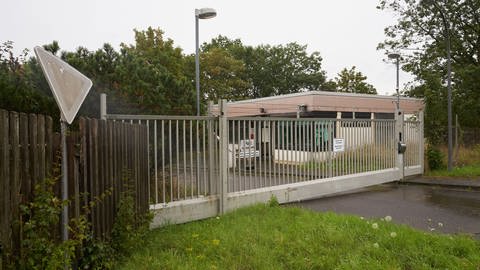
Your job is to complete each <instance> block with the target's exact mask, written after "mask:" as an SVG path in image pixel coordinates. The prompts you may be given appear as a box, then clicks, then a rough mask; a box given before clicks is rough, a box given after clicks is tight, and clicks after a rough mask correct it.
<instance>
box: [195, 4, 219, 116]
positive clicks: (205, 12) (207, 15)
mask: <svg viewBox="0 0 480 270" xmlns="http://www.w3.org/2000/svg"><path fill="white" fill-rule="evenodd" d="M215 16H217V12H216V11H215V9H213V8H201V9H195V86H196V89H197V116H200V59H199V52H198V50H199V49H198V20H199V19H211V18H213V17H215Z"/></svg>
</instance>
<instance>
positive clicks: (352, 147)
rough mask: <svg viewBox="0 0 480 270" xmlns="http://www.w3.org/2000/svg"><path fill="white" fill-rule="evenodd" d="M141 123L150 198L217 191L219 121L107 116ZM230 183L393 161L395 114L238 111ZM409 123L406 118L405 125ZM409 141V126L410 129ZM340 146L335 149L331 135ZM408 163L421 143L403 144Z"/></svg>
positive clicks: (341, 171) (271, 182) (370, 167)
mask: <svg viewBox="0 0 480 270" xmlns="http://www.w3.org/2000/svg"><path fill="white" fill-rule="evenodd" d="M108 118H109V119H113V120H116V121H119V120H120V121H123V122H125V121H126V122H131V123H140V124H143V125H146V126H147V129H148V135H149V139H148V140H149V142H148V148H149V161H148V162H149V167H150V169H149V171H150V183H149V186H150V202H151V203H152V204H167V203H169V202H174V201H181V200H187V199H194V198H200V197H205V196H208V195H212V194H217V190H218V184H217V182H218V180H217V178H218V177H219V168H218V167H219V165H218V164H219V163H220V160H219V158H220V157H219V156H220V155H219V140H220V133H219V124H218V120H217V118H215V117H191V116H151V115H108ZM227 123H228V124H227V125H228V127H227V129H228V131H227V134H228V135H227V136H228V139H227V140H228V144H227V158H226V159H227V160H226V164H227V167H228V170H227V179H228V181H227V190H228V192H237V191H245V190H252V189H257V188H264V187H271V186H278V185H283V184H290V183H298V182H306V181H312V180H316V179H324V178H331V177H336V176H343V175H350V174H357V173H364V172H371V171H378V170H384V169H389V168H394V167H395V166H396V163H395V162H396V144H395V143H396V142H395V136H394V135H393V134H394V133H395V120H370V119H357V120H352V119H317V118H309V119H294V118H261V119H259V118H235V119H229V120H228V121H227ZM413 125H414V123H411V124H408V125H407V126H408V127H409V128H407V130H410V129H411V128H410V126H413ZM407 134H408V135H407V136H406V138H408V140H410V138H411V137H412V136H411V134H413V131H411V132H410V131H409V132H407ZM335 138H342V139H343V145H344V149H343V150H342V151H335V150H334V149H333V140H334V139H335ZM407 153H409V155H407V156H408V157H407V159H406V160H407V161H408V164H411V165H412V164H417V163H418V150H415V149H413V148H412V151H407Z"/></svg>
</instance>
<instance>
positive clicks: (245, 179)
mask: <svg viewBox="0 0 480 270" xmlns="http://www.w3.org/2000/svg"><path fill="white" fill-rule="evenodd" d="M245 138H246V137H245V120H243V136H242V140H243V143H244V146H245ZM246 154H247V153H246V149H245V147H244V148H243V190H247V159H246Z"/></svg>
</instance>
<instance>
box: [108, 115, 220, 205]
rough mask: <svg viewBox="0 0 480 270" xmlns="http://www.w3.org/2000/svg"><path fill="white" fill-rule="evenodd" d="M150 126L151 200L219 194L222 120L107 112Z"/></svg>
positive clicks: (167, 200) (167, 201)
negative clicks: (217, 191)
mask: <svg viewBox="0 0 480 270" xmlns="http://www.w3.org/2000/svg"><path fill="white" fill-rule="evenodd" d="M106 117H107V118H108V119H113V120H116V121H130V122H132V123H141V124H144V125H146V126H147V129H148V135H149V139H148V140H149V142H148V146H149V161H148V162H149V171H150V183H149V186H150V202H151V203H152V204H166V203H169V202H173V201H180V200H186V199H194V198H199V197H205V196H208V195H211V194H215V193H216V184H215V183H216V182H215V179H216V176H214V175H215V174H218V168H216V165H215V164H218V136H217V134H218V121H216V118H215V117H204V116H198V117H197V116H195V117H192V116H161V115H155V116H153V115H106Z"/></svg>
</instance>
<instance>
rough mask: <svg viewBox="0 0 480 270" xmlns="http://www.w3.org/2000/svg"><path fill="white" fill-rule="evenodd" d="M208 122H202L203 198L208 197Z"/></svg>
mask: <svg viewBox="0 0 480 270" xmlns="http://www.w3.org/2000/svg"><path fill="white" fill-rule="evenodd" d="M206 125H207V123H206V121H205V120H202V153H203V163H202V165H203V196H206V195H207V156H206V151H205V150H206V147H205V146H206V140H207V139H206V133H205V131H206Z"/></svg>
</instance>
